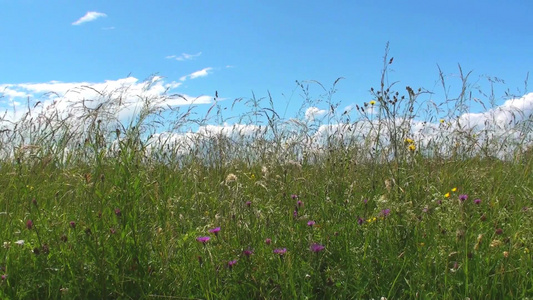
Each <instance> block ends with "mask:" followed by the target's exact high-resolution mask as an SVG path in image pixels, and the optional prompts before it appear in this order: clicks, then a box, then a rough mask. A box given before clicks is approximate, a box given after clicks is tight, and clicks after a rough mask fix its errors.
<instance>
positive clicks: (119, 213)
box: [115, 208, 122, 217]
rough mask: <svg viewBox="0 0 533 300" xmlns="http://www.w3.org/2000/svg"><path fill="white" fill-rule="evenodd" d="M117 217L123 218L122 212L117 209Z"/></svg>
mask: <svg viewBox="0 0 533 300" xmlns="http://www.w3.org/2000/svg"><path fill="white" fill-rule="evenodd" d="M115 215H116V216H117V217H120V216H122V211H121V210H120V208H115Z"/></svg>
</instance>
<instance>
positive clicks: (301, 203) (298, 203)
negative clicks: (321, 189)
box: [296, 200, 304, 207]
mask: <svg viewBox="0 0 533 300" xmlns="http://www.w3.org/2000/svg"><path fill="white" fill-rule="evenodd" d="M296 205H298V207H302V206H303V205H304V203H303V202H302V201H300V200H298V201H296Z"/></svg>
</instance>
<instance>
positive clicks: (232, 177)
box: [226, 173, 237, 184]
mask: <svg viewBox="0 0 533 300" xmlns="http://www.w3.org/2000/svg"><path fill="white" fill-rule="evenodd" d="M235 181H237V176H236V175H235V174H233V173H229V174H228V176H226V184H230V183H232V182H235Z"/></svg>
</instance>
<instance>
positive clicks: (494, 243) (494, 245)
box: [490, 240, 503, 248]
mask: <svg viewBox="0 0 533 300" xmlns="http://www.w3.org/2000/svg"><path fill="white" fill-rule="evenodd" d="M501 245H503V242H502V241H500V240H493V241H492V242H490V247H491V248H497V247H500V246H501Z"/></svg>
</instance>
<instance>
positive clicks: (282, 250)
mask: <svg viewBox="0 0 533 300" xmlns="http://www.w3.org/2000/svg"><path fill="white" fill-rule="evenodd" d="M285 253H287V248H279V249H274V254H279V256H283V254H285Z"/></svg>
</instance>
